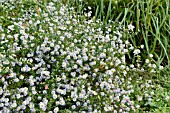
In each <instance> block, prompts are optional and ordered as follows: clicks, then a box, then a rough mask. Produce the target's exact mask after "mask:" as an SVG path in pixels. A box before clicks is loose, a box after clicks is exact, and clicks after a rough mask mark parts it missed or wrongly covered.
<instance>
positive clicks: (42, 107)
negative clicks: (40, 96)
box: [39, 102, 46, 111]
mask: <svg viewBox="0 0 170 113" xmlns="http://www.w3.org/2000/svg"><path fill="white" fill-rule="evenodd" d="M39 107H40V108H41V109H42V110H43V111H45V110H46V105H45V104H44V103H43V102H40V103H39Z"/></svg>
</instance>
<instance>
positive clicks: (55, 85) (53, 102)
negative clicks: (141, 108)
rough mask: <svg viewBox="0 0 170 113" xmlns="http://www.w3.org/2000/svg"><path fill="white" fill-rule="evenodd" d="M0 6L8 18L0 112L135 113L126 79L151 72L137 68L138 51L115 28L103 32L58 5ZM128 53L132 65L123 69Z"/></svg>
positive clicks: (2, 42)
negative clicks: (132, 57) (15, 14)
mask: <svg viewBox="0 0 170 113" xmlns="http://www.w3.org/2000/svg"><path fill="white" fill-rule="evenodd" d="M58 4H59V5H58ZM1 5H2V6H6V7H4V9H3V10H7V9H8V8H7V7H10V8H9V9H8V10H9V11H10V12H9V13H8V14H7V17H6V19H7V20H8V21H7V22H5V23H0V24H1V25H0V28H1V29H0V30H1V32H2V34H1V35H0V37H1V38H0V51H1V54H0V71H1V74H0V84H1V86H0V103H1V104H0V112H4V113H9V112H48V113H57V112H60V111H63V112H64V111H65V112H82V113H86V112H89V113H92V112H93V113H103V112H114V113H117V112H124V113H125V112H130V111H135V110H136V108H137V107H136V105H135V102H134V100H132V98H133V97H132V96H133V93H134V86H133V84H132V82H133V80H132V76H133V75H131V76H129V74H130V73H133V72H137V71H140V72H143V73H144V72H145V68H147V66H149V69H150V72H152V73H154V72H156V70H155V69H156V68H157V67H156V65H155V64H152V62H151V61H150V60H149V58H148V59H146V65H143V66H144V67H142V66H141V65H142V64H140V57H139V56H140V55H139V54H140V49H143V48H144V47H143V46H142V47H141V48H135V47H133V45H132V44H130V42H129V41H128V40H127V38H126V37H124V35H123V33H124V32H123V29H122V28H121V27H116V26H114V23H113V22H110V24H109V25H106V26H105V27H103V26H102V22H100V20H94V19H89V18H86V17H88V15H87V16H84V15H81V14H80V15H79V14H76V12H75V10H74V8H72V7H71V8H70V7H68V6H64V5H62V4H61V3H60V2H49V3H48V4H47V6H46V7H41V6H37V5H35V4H32V6H31V5H30V2H29V3H28V4H25V6H24V4H22V3H20V2H17V1H16V2H11V1H10V2H4V3H2V4H1ZM23 7H26V9H24V8H23ZM18 8H19V9H18ZM18 10H19V11H20V14H18V15H17V16H11V15H14V11H18ZM128 27H129V30H131V31H132V30H133V28H134V27H133V26H132V25H130V26H128ZM129 35H131V34H129ZM130 52H133V53H134V57H135V58H136V61H135V62H137V64H127V63H126V57H127V56H128V53H130ZM160 68H162V67H160ZM133 74H134V73H133ZM139 99H140V98H139Z"/></svg>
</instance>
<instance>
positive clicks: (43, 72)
mask: <svg viewBox="0 0 170 113" xmlns="http://www.w3.org/2000/svg"><path fill="white" fill-rule="evenodd" d="M41 74H43V75H46V76H48V75H50V72H49V71H42V72H41Z"/></svg>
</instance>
